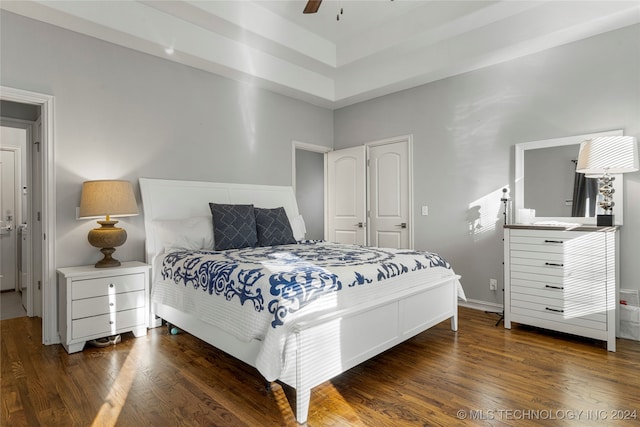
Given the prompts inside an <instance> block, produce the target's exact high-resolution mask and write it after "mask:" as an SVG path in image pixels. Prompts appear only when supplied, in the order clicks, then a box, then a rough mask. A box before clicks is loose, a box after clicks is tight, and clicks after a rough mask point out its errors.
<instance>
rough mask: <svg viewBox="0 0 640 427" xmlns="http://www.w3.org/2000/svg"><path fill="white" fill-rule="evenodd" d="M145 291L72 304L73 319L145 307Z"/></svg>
mask: <svg viewBox="0 0 640 427" xmlns="http://www.w3.org/2000/svg"><path fill="white" fill-rule="evenodd" d="M144 296H145V295H144V290H140V291H135V292H125V293H121V294H115V295H105V296H101V297H96V298H87V299H81V300H75V301H72V302H71V313H72V319H73V320H75V319H82V318H83V317H91V316H97V315H99V314H108V313H115V312H117V311H123V310H131V309H133V308H138V307H144V304H145V299H144Z"/></svg>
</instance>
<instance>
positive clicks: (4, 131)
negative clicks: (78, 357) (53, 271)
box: [0, 103, 42, 319]
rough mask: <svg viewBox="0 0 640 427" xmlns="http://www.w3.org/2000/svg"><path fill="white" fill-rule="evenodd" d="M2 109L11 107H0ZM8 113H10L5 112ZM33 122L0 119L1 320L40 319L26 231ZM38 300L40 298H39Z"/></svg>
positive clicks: (36, 111)
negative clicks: (28, 317)
mask: <svg viewBox="0 0 640 427" xmlns="http://www.w3.org/2000/svg"><path fill="white" fill-rule="evenodd" d="M3 107H10V106H7V104H6V103H5V104H3ZM7 109H8V110H9V111H7ZM16 111H19V110H15V109H14V110H12V109H11V108H3V109H2V113H3V114H9V115H14V116H19V115H22V116H23V117H27V116H29V115H33V116H34V117H37V116H38V114H37V113H38V110H37V109H36V110H34V111H32V112H30V111H29V109H23V111H22V114H13V113H14V112H16ZM34 123H35V122H31V121H28V120H22V119H13V118H7V117H6V116H5V117H2V119H1V120H0V132H1V133H0V141H1V143H0V258H1V261H0V288H1V289H2V294H0V299H1V304H2V314H1V316H2V317H1V318H2V319H10V318H14V317H22V316H27V315H28V316H35V315H38V316H41V315H42V313H41V309H38V310H36V311H34V305H33V300H34V298H33V296H34V295H33V291H34V286H33V274H32V269H31V266H32V262H31V261H32V255H33V245H32V243H33V242H32V241H31V238H30V234H29V230H30V229H31V220H30V218H29V213H30V207H29V204H30V203H29V199H30V197H29V195H28V194H29V193H28V192H29V191H30V184H29V183H30V182H31V181H32V179H31V172H32V166H31V163H30V160H31V157H32V156H31V153H29V149H30V148H31V145H32V144H31V142H32V133H33V132H32V127H33V125H34ZM38 299H40V298H38Z"/></svg>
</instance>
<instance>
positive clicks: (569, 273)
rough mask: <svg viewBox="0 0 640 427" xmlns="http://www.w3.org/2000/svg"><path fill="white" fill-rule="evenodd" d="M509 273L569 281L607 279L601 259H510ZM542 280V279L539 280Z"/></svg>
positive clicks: (550, 257) (555, 257)
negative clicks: (590, 260) (560, 278)
mask: <svg viewBox="0 0 640 427" xmlns="http://www.w3.org/2000/svg"><path fill="white" fill-rule="evenodd" d="M510 261H511V271H512V272H514V273H515V272H522V273H530V274H537V275H543V276H557V277H563V278H565V280H569V279H585V280H594V281H604V280H606V278H607V269H606V265H605V262H604V261H603V260H602V259H594V260H592V262H587V261H582V260H576V259H569V260H567V261H565V260H564V259H563V258H561V257H557V256H554V254H549V255H548V256H547V257H545V258H542V259H538V258H520V257H511V259H510ZM541 280H542V279H541Z"/></svg>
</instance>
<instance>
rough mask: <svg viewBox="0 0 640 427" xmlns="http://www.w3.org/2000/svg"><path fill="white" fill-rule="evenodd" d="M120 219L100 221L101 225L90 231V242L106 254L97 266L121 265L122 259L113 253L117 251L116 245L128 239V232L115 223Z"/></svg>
mask: <svg viewBox="0 0 640 427" xmlns="http://www.w3.org/2000/svg"><path fill="white" fill-rule="evenodd" d="M117 223H118V221H98V224H100V225H101V227H99V228H94V229H93V230H91V231H89V236H88V239H89V243H91V245H92V246H95V247H96V248H100V252H102V254H103V255H104V258H102V259H101V260H100V261H98V262H97V263H96V265H95V267H96V268H108V267H118V266H120V261H118V260H117V259H114V258H113V257H112V256H111V255H112V254H113V253H114V252H115V251H116V249H115V248H116V247H117V246H120V245H122V244H123V243H124V242H126V241H127V232H126V231H124V229H122V228H118V227H116V226H115V225H116V224H117Z"/></svg>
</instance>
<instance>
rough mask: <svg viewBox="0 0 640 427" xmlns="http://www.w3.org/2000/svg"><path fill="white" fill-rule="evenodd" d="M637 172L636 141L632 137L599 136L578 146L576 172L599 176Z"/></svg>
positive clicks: (639, 167)
mask: <svg viewBox="0 0 640 427" xmlns="http://www.w3.org/2000/svg"><path fill="white" fill-rule="evenodd" d="M637 170H640V166H639V164H638V141H637V140H636V138H634V137H633V136H600V137H596V138H592V139H588V140H586V141H583V142H582V143H581V144H580V153H579V154H578V165H577V166H576V172H580V173H584V174H587V175H598V176H601V175H604V174H607V173H609V174H612V173H626V172H635V171H637Z"/></svg>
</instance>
